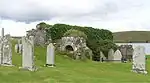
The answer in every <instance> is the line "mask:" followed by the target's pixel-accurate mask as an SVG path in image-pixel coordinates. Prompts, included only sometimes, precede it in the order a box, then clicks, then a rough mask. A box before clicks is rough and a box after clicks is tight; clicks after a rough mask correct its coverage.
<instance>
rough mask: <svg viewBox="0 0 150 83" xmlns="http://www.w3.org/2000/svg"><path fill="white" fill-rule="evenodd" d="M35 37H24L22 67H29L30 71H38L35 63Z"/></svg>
mask: <svg viewBox="0 0 150 83" xmlns="http://www.w3.org/2000/svg"><path fill="white" fill-rule="evenodd" d="M33 41H34V39H33V36H31V37H30V39H27V38H26V37H23V38H22V43H23V53H22V67H21V69H27V70H29V71H36V70H37V68H36V67H35V64H34V42H33Z"/></svg>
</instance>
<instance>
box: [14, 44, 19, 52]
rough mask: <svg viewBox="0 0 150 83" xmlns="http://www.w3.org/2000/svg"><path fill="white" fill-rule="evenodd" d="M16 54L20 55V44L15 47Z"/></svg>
mask: <svg viewBox="0 0 150 83" xmlns="http://www.w3.org/2000/svg"><path fill="white" fill-rule="evenodd" d="M15 52H16V53H19V46H18V44H16V45H15Z"/></svg>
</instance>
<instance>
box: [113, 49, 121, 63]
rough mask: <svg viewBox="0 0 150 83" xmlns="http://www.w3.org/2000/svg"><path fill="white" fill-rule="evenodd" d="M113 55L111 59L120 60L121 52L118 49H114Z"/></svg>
mask: <svg viewBox="0 0 150 83" xmlns="http://www.w3.org/2000/svg"><path fill="white" fill-rule="evenodd" d="M113 56H114V59H113V60H114V61H117V62H121V58H122V54H121V52H120V51H119V50H116V52H115V53H114V55H113Z"/></svg>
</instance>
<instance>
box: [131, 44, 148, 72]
mask: <svg viewBox="0 0 150 83" xmlns="http://www.w3.org/2000/svg"><path fill="white" fill-rule="evenodd" d="M145 64H146V61H145V48H144V46H137V47H135V49H134V52H133V64H132V70H133V72H136V73H143V74H147V71H146V67H145Z"/></svg>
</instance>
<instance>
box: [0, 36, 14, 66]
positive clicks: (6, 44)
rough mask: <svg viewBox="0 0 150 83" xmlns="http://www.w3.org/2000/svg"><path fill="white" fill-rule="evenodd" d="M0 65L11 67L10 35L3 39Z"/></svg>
mask: <svg viewBox="0 0 150 83" xmlns="http://www.w3.org/2000/svg"><path fill="white" fill-rule="evenodd" d="M2 51H3V53H2V57H3V58H2V60H3V61H2V64H3V65H9V66H11V65H12V46H11V42H10V35H5V36H4V38H3V48H2Z"/></svg>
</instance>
